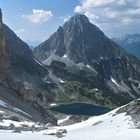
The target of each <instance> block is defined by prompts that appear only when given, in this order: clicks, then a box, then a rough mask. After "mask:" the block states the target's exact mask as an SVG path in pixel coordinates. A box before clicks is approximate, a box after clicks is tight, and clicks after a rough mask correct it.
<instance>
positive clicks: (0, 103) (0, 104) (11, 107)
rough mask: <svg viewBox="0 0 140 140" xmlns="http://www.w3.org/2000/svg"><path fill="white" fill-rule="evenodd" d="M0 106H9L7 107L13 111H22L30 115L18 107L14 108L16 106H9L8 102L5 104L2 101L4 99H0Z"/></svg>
mask: <svg viewBox="0 0 140 140" xmlns="http://www.w3.org/2000/svg"><path fill="white" fill-rule="evenodd" d="M0 106H3V107H6V108H9V109H12V110H13V111H16V112H20V113H23V114H25V115H27V116H29V117H31V116H30V115H29V114H27V113H26V112H24V111H22V110H20V109H18V108H16V107H13V106H11V105H10V104H7V103H6V102H4V101H2V100H0Z"/></svg>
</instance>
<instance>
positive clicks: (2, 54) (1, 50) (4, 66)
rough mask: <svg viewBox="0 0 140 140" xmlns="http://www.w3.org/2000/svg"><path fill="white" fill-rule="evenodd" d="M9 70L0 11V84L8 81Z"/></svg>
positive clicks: (7, 52)
mask: <svg viewBox="0 0 140 140" xmlns="http://www.w3.org/2000/svg"><path fill="white" fill-rule="evenodd" d="M9 68H10V59H9V51H8V48H7V46H6V43H5V37H4V33H3V28H2V12H1V9H0V84H4V83H5V82H6V81H7V80H8V77H9Z"/></svg>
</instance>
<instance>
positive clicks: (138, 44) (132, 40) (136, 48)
mask: <svg viewBox="0 0 140 140" xmlns="http://www.w3.org/2000/svg"><path fill="white" fill-rule="evenodd" d="M112 40H113V41H114V42H116V43H117V44H119V45H120V46H121V47H122V48H123V49H124V50H126V51H127V52H128V53H130V54H133V55H135V56H136V57H137V58H139V59H140V34H126V35H124V36H122V37H120V38H112Z"/></svg>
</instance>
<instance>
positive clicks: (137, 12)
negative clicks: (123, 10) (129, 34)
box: [127, 7, 140, 15]
mask: <svg viewBox="0 0 140 140" xmlns="http://www.w3.org/2000/svg"><path fill="white" fill-rule="evenodd" d="M127 14H129V15H137V14H138V15H139V14H140V7H139V8H136V9H130V10H128V12H127Z"/></svg>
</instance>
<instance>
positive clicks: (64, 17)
mask: <svg viewBox="0 0 140 140" xmlns="http://www.w3.org/2000/svg"><path fill="white" fill-rule="evenodd" d="M59 18H60V19H62V20H63V21H64V22H67V21H68V20H69V19H70V18H71V16H70V15H67V16H61V17H59Z"/></svg>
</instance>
